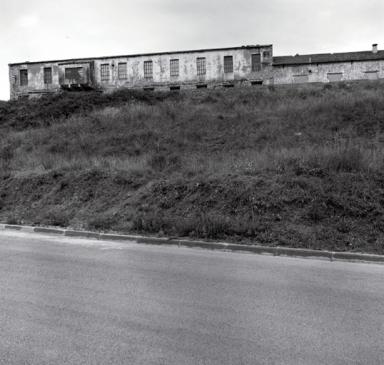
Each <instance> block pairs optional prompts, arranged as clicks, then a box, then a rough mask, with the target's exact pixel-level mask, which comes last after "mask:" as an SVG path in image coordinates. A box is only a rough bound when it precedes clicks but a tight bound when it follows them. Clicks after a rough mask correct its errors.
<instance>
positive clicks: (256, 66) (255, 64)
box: [252, 53, 261, 72]
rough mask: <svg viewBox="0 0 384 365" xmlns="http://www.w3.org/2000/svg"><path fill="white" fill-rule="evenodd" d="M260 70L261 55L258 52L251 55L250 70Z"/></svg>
mask: <svg viewBox="0 0 384 365" xmlns="http://www.w3.org/2000/svg"><path fill="white" fill-rule="evenodd" d="M260 70H261V57H260V53H255V54H253V55H252V72H258V71H260Z"/></svg>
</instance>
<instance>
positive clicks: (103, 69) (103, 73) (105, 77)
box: [100, 63, 109, 81]
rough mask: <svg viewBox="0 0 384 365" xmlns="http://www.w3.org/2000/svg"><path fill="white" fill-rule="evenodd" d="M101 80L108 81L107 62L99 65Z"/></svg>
mask: <svg viewBox="0 0 384 365" xmlns="http://www.w3.org/2000/svg"><path fill="white" fill-rule="evenodd" d="M100 77H101V81H109V63H104V64H102V65H101V66H100Z"/></svg>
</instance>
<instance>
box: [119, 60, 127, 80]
mask: <svg viewBox="0 0 384 365" xmlns="http://www.w3.org/2000/svg"><path fill="white" fill-rule="evenodd" d="M117 78H118V79H119V80H127V79H128V67H127V62H119V63H118V64H117Z"/></svg>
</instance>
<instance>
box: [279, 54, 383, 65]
mask: <svg viewBox="0 0 384 365" xmlns="http://www.w3.org/2000/svg"><path fill="white" fill-rule="evenodd" d="M375 60H384V51H378V52H377V53H373V52H372V51H362V52H345V53H318V54H307V55H296V56H280V57H273V65H274V66H286V65H287V66H289V65H310V64H317V63H336V62H354V61H375Z"/></svg>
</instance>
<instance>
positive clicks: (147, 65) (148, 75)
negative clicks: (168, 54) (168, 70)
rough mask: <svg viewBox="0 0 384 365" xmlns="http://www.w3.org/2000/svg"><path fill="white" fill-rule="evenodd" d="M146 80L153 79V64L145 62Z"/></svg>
mask: <svg viewBox="0 0 384 365" xmlns="http://www.w3.org/2000/svg"><path fill="white" fill-rule="evenodd" d="M144 78H146V79H148V80H150V79H152V78H153V62H152V61H144Z"/></svg>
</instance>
